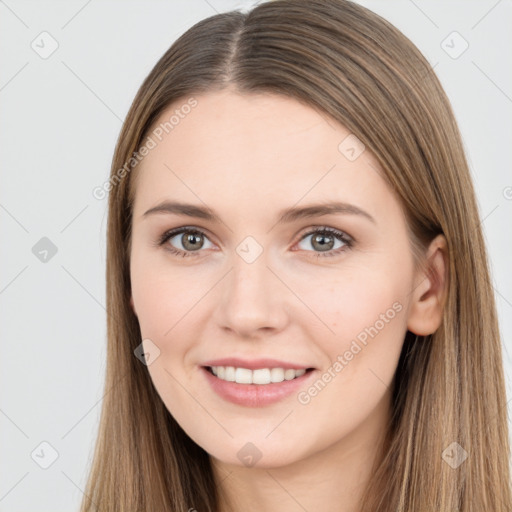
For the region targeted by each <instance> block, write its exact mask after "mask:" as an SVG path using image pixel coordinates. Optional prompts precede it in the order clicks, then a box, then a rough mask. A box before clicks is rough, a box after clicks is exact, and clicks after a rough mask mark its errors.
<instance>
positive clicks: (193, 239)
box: [181, 233, 203, 251]
mask: <svg viewBox="0 0 512 512" xmlns="http://www.w3.org/2000/svg"><path fill="white" fill-rule="evenodd" d="M202 238H203V235H201V234H200V233H188V234H184V235H183V236H182V237H181V241H182V242H181V243H182V244H183V247H184V248H185V249H187V250H192V251H194V250H196V249H197V248H198V247H199V246H200V245H201V243H197V241H198V239H199V240H200V241H202ZM188 244H192V245H190V246H189V245H188Z"/></svg>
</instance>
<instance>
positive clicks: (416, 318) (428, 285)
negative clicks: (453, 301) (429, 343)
mask: <svg viewBox="0 0 512 512" xmlns="http://www.w3.org/2000/svg"><path fill="white" fill-rule="evenodd" d="M448 277H449V276H448V250H447V243H446V238H445V237H444V235H437V236H436V237H435V238H434V239H433V240H432V242H430V245H429V248H428V250H427V254H426V261H425V266H424V267H423V268H421V270H418V272H417V274H416V278H415V284H414V289H413V291H412V300H411V305H410V308H409V317H408V320H407V322H408V323H407V329H408V330H409V331H411V332H413V333H414V334H417V335H419V336H427V335H428V334H432V333H434V332H435V331H436V330H437V329H438V328H439V326H440V325H441V321H442V318H443V309H444V303H445V300H446V294H447V290H448Z"/></svg>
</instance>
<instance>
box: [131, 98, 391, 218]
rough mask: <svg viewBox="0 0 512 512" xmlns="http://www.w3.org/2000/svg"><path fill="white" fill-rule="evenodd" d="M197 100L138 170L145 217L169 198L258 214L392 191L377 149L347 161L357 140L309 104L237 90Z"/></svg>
mask: <svg viewBox="0 0 512 512" xmlns="http://www.w3.org/2000/svg"><path fill="white" fill-rule="evenodd" d="M193 98H194V100H195V102H196V103H195V106H194V107H191V108H183V106H184V105H187V104H190V102H189V99H190V98H188V97H186V98H183V99H180V100H177V101H176V102H174V103H173V104H172V105H170V106H169V107H168V108H167V109H166V110H165V111H164V112H163V113H162V114H161V115H160V116H159V119H157V121H156V122H155V124H154V126H153V128H152V132H150V134H149V135H150V136H151V137H152V139H153V140H154V142H155V143H156V145H155V147H154V148H153V149H151V150H150V151H149V154H147V156H145V157H144V159H143V160H142V162H141V163H140V164H139V165H138V167H137V173H140V176H138V180H137V191H136V202H135V209H136V210H137V212H138V213H139V214H140V210H141V209H142V208H145V207H148V208H149V207H150V206H153V203H154V202H156V201H159V200H164V199H167V198H169V197H172V198H174V199H177V198H181V199H185V198H186V199H187V200H194V202H198V199H201V198H203V197H204V198H205V200H206V199H207V201H208V202H213V203H216V204H208V206H211V207H212V208H214V209H220V210H221V209H222V208H223V207H224V208H226V207H227V206H229V205H228V204H227V201H229V203H230V204H231V202H233V203H235V204H238V205H240V203H243V204H245V205H246V207H247V208H249V207H251V209H252V211H253V212H254V211H255V209H257V210H261V208H262V207H264V205H265V203H264V202H262V201H267V202H268V203H267V204H276V206H277V207H279V206H289V205H290V204H293V203H296V202H297V201H300V200H301V198H305V199H307V200H311V201H313V200H327V199H329V200H340V201H348V202H351V203H358V202H359V203H361V204H362V203H366V204H368V202H369V201H370V202H371V201H373V202H374V203H378V202H379V201H383V200H384V199H385V198H384V196H385V195H386V194H389V191H386V185H385V182H384V181H383V180H382V178H381V177H380V175H379V172H378V168H379V166H378V162H377V161H376V160H375V158H374V157H373V156H372V155H371V154H370V152H369V151H367V150H365V151H363V152H362V154H361V155H360V156H359V157H358V158H356V159H355V160H353V159H349V158H347V156H346V154H345V153H344V152H343V147H344V146H343V144H344V141H346V140H351V139H350V138H349V137H354V136H353V135H351V133H350V131H349V130H347V129H346V128H345V127H344V126H342V125H341V124H339V123H338V122H336V120H334V119H332V118H330V117H329V116H328V115H326V114H324V113H323V112H320V111H318V110H316V109H314V108H313V107H310V106H309V105H305V104H303V103H301V102H299V101H297V100H295V99H293V98H289V97H286V96H282V95H277V94H261V93H258V94H240V93H237V92H233V91H232V90H224V91H220V92H213V93H207V94H203V95H195V96H194V97H193ZM171 118H172V119H171ZM155 130H159V131H156V132H155ZM155 133H156V135H155ZM340 144H341V146H340ZM340 148H341V149H340ZM306 196H307V197H306ZM387 199H389V195H388V197H387ZM232 213H235V212H232Z"/></svg>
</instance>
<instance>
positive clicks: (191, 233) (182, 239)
mask: <svg viewBox="0 0 512 512" xmlns="http://www.w3.org/2000/svg"><path fill="white" fill-rule="evenodd" d="M173 239H176V240H177V242H175V243H177V244H179V245H181V248H179V247H178V248H176V247H174V246H173V245H171V243H169V244H167V245H168V247H166V249H167V250H168V251H170V252H171V253H172V254H176V255H178V256H183V257H187V256H199V254H195V253H198V252H199V251H200V249H203V244H204V240H208V238H207V237H206V235H205V234H204V233H203V232H202V231H200V230H198V229H194V228H188V227H183V228H178V229H174V230H171V231H166V232H165V233H164V234H163V235H162V236H161V237H160V239H159V240H158V242H157V244H158V245H164V244H165V243H166V242H167V241H169V242H171V241H172V240H173Z"/></svg>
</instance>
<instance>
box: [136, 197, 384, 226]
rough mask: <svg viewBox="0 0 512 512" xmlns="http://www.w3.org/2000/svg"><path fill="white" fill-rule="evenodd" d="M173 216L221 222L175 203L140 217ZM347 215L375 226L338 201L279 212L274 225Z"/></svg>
mask: <svg viewBox="0 0 512 512" xmlns="http://www.w3.org/2000/svg"><path fill="white" fill-rule="evenodd" d="M163 213H165V214H174V215H181V216H186V217H194V218H198V219H204V220H207V221H211V222H222V221H221V219H220V217H219V216H218V215H216V214H215V212H214V211H212V210H211V209H210V208H206V207H203V206H199V205H195V204H190V203H180V202H177V201H163V202H162V203H160V204H158V205H157V206H154V207H153V208H150V209H149V210H148V211H147V212H146V213H144V214H143V215H142V217H143V218H147V217H149V216H150V215H154V214H163ZM336 213H338V214H348V215H360V216H361V217H364V218H366V219H368V220H369V221H371V222H373V223H374V224H377V222H376V220H375V219H374V217H372V216H371V215H370V214H369V213H368V212H366V211H364V210H362V209H361V208H359V207H357V206H355V205H353V204H349V203H343V202H339V201H334V202H328V203H319V204H311V205H308V206H303V207H291V208H286V209H284V210H281V211H280V212H279V214H278V220H277V222H276V224H282V223H291V222H294V221H297V220H300V219H306V218H310V217H320V216H322V215H330V214H336Z"/></svg>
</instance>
